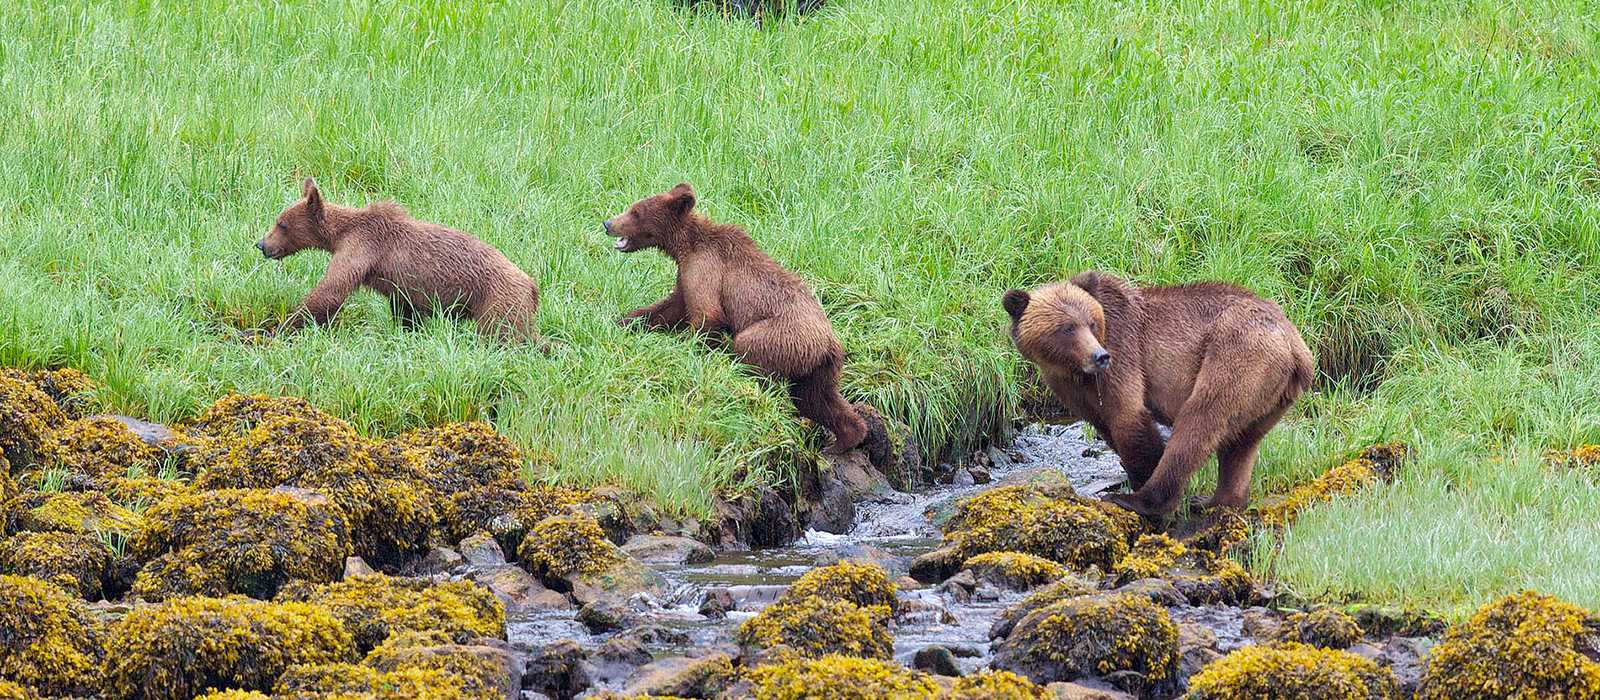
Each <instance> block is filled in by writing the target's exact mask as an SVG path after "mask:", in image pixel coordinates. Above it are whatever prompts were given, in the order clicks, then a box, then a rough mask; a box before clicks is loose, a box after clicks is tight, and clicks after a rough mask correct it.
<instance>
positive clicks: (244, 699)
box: [196, 689, 272, 700]
mask: <svg viewBox="0 0 1600 700" xmlns="http://www.w3.org/2000/svg"><path fill="white" fill-rule="evenodd" d="M196 700H272V696H271V695H268V694H266V693H263V692H261V691H259V690H238V689H229V690H214V691H212V692H209V693H206V694H205V695H201V696H200V697H199V698H196Z"/></svg>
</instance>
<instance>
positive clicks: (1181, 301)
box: [1002, 271, 1312, 517]
mask: <svg viewBox="0 0 1600 700" xmlns="http://www.w3.org/2000/svg"><path fill="white" fill-rule="evenodd" d="M1002 305H1003V306H1004V307H1005V310H1006V313H1008V314H1010V316H1011V337H1012V340H1013V341H1014V342H1015V344H1016V347H1017V350H1018V351H1019V352H1020V353H1021V354H1022V356H1023V357H1024V358H1026V359H1027V360H1028V361H1030V362H1032V363H1033V364H1034V365H1036V366H1037V367H1038V368H1039V372H1040V374H1041V375H1042V377H1043V379H1044V381H1045V383H1046V384H1047V385H1049V387H1050V389H1051V391H1052V392H1053V393H1055V395H1056V397H1057V398H1058V399H1059V400H1060V401H1061V404H1062V406H1063V407H1064V408H1066V409H1067V410H1068V411H1070V412H1071V413H1072V414H1073V415H1075V416H1077V417H1078V418H1080V419H1082V420H1085V421H1088V422H1089V423H1090V424H1091V425H1093V426H1094V428H1095V431H1096V432H1097V433H1099V434H1100V435H1101V436H1103V437H1104V438H1105V440H1106V442H1107V443H1109V444H1110V445H1111V449H1113V450H1114V451H1116V453H1117V456H1118V457H1120V458H1121V459H1122V466H1123V469H1125V470H1127V472H1128V478H1129V481H1130V483H1131V484H1132V485H1133V488H1134V492H1133V493H1132V494H1116V495H1112V496H1109V497H1108V500H1111V501H1112V502H1114V503H1116V504H1118V505H1120V506H1122V507H1124V508H1127V509H1129V510H1132V511H1134V512H1137V513H1139V514H1141V515H1146V516H1152V517H1162V516H1166V515H1168V514H1170V513H1172V512H1173V511H1174V510H1176V509H1177V507H1178V502H1179V500H1180V499H1181V498H1182V497H1183V491H1184V488H1185V487H1186V486H1187V485H1188V483H1189V480H1190V478H1191V477H1193V476H1194V474H1195V472H1197V471H1199V470H1200V468H1201V467H1202V466H1203V465H1204V464H1205V462H1206V460H1207V459H1208V458H1209V457H1210V456H1211V455H1212V454H1213V453H1215V454H1216V455H1217V464H1218V472H1217V490H1216V493H1214V494H1213V495H1212V496H1211V497H1210V499H1208V502H1207V503H1206V504H1205V505H1206V506H1208V507H1226V508H1243V507H1244V506H1245V504H1246V503H1247V502H1248V500H1249V497H1250V472H1251V470H1252V469H1253V468H1254V466H1255V461H1256V452H1257V450H1258V449H1259V448H1260V445H1261V439H1262V438H1263V437H1264V436H1266V434H1267V431H1269V430H1271V429H1272V427H1273V426H1274V425H1276V424H1277V422H1278V419H1280V418H1282V417H1283V414H1284V412H1286V411H1288V410H1289V407H1290V406H1291V405H1293V404H1294V402H1295V400H1296V399H1297V398H1299V396H1300V394H1301V393H1302V392H1304V391H1305V390H1306V389H1307V388H1308V387H1309V386H1310V385H1311V378H1312V363H1311V351H1310V350H1309V349H1308V348H1307V347H1306V344H1305V341H1304V340H1303V339H1301V337H1300V332H1299V331H1298V330H1297V329H1296V328H1295V327H1294V324H1293V323H1291V322H1290V321H1289V319H1288V317H1286V316H1284V314H1283V310H1282V309H1280V308H1278V305H1277V304H1274V303H1272V302H1271V301H1268V300H1266V299H1262V298H1260V297H1258V296H1256V295H1254V294H1251V293H1250V292H1247V291H1245V290H1243V289H1240V288H1238V287H1235V286H1233V285H1229V284H1222V283H1216V282H1201V283H1197V284H1185V285H1179V286H1174V287H1154V288H1150V289H1138V288H1135V287H1134V286H1133V285H1132V284H1129V283H1128V282H1127V281H1125V280H1123V279H1121V278H1118V277H1115V276H1112V275H1107V274H1102V273H1099V272H1094V271H1089V272H1084V273H1082V274H1080V275H1078V276H1076V277H1073V278H1072V279H1071V280H1070V281H1067V282H1057V283H1054V284H1047V285H1044V286H1041V287H1037V288H1035V289H1032V290H1030V291H1022V290H1019V289H1013V290H1010V291H1008V292H1006V293H1005V296H1004V297H1003V299H1002ZM1156 423H1161V424H1162V425H1167V426H1170V427H1171V428H1172V437H1171V440H1170V441H1166V440H1163V439H1162V437H1161V433H1160V432H1159V431H1158V430H1157V429H1156Z"/></svg>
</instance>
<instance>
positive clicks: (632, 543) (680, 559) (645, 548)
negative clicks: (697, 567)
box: [622, 535, 713, 566]
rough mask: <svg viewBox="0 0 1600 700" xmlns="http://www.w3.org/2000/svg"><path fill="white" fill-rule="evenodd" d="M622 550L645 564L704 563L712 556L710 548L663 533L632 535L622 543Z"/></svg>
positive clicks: (677, 564)
mask: <svg viewBox="0 0 1600 700" xmlns="http://www.w3.org/2000/svg"><path fill="white" fill-rule="evenodd" d="M622 551H624V552H627V553H628V554H629V555H630V556H632V557H633V558H635V559H638V560H639V561H642V562H644V563H646V564H666V565H671V566H682V565H684V564H705V563H709V562H710V561H711V559H712V558H713V554H712V552H711V548H710V547H707V546H705V545H704V544H701V543H699V542H696V541H694V540H691V539H689V538H687V537H667V536H663V535H634V536H633V537H630V538H628V541H627V543H625V544H623V545H622Z"/></svg>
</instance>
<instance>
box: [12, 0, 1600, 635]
mask: <svg viewBox="0 0 1600 700" xmlns="http://www.w3.org/2000/svg"><path fill="white" fill-rule="evenodd" d="M1596 9H1600V8H1596V7H1595V5H1594V3H1590V2H1578V3H1561V2H1547V1H1541V0H1512V1H1508V2H1495V3H1490V2H1476V1H1473V2H1465V3H1462V2H1427V1H1424V2H1411V3H1390V2H1383V1H1379V0H1366V1H1354V2H1322V1H1316V0H1313V1H1311V2H1300V3H1288V2H1246V1H1232V2H1230V1H1224V2H1200V1H1197V0H1181V1H1179V2H1105V1H1103V2H1087V1H1082V0H977V1H974V2H950V1H947V0H937V1H933V2H928V1H921V0H836V1H835V2H832V3H830V4H829V5H828V6H827V7H825V8H824V9H822V10H820V11H818V12H815V13H813V14H809V15H806V16H805V17H803V18H798V19H796V18H790V19H784V20H780V21H769V22H767V23H765V24H762V25H757V24H756V23H753V22H749V21H741V20H729V19H726V18H723V17H720V16H717V15H716V14H715V13H713V12H708V11H690V10H684V9H683V8H681V7H677V6H675V5H673V4H671V3H670V2H668V0H585V1H583V2H576V1H559V0H529V1H527V2H467V1H459V2H452V1H448V0H430V1H421V2H398V1H395V2H383V1H374V2H326V3H227V2H220V1H218V0H192V1H190V2H184V3H176V2H165V1H162V0H142V1H137V2H104V3H86V2H67V3H58V2H41V1H36V0H19V1H18V2H12V3H7V4H6V5H5V7H4V8H0V124H3V125H4V127H3V128H0V290H4V291H3V293H0V365H3V366H22V367H33V366H70V367H75V368H79V369H82V370H84V371H85V372H87V373H89V374H90V375H91V376H92V377H94V378H95V379H96V380H98V381H99V382H101V383H102V384H103V385H104V386H105V387H106V390H105V391H104V392H103V394H102V395H101V397H100V400H101V401H102V403H104V407H105V408H106V409H108V410H115V411H120V412H125V413H130V414H134V415H148V416H150V417H152V418H154V419H157V420H165V421H173V420H181V419H182V418H185V417H188V416H192V415H193V414H194V413H195V412H197V411H198V410H200V409H201V408H203V407H204V406H206V405H207V404H209V403H210V402H211V401H212V400H214V399H215V398H216V397H217V396H218V395H220V394H221V393H223V392H226V391H230V390H238V391H263V392H269V393H285V394H294V395H300V396H305V397H307V398H309V399H311V400H312V401H313V402H315V403H317V404H318V405H320V406H322V407H324V408H326V409H328V410H330V411H331V412H333V413H335V414H338V415H340V416H343V417H345V418H347V419H349V420H351V421H352V422H353V423H355V424H356V425H357V426H358V427H359V428H360V429H362V430H364V431H367V432H370V433H373V434H379V435H382V434H389V433H392V432H395V431H398V430H401V429H404V428H406V427H410V426H415V425H421V424H428V423H434V422H439V421H445V420H459V419H473V418H487V419H492V420H493V421H494V423H495V424H496V425H497V426H498V427H499V428H500V429H501V430H502V431H505V432H506V433H508V434H510V435H512V436H514V437H515V438H516V439H517V440H518V441H519V442H521V443H522V444H523V445H524V446H526V447H527V448H529V450H530V452H531V454H533V455H535V460H534V462H535V464H533V465H532V466H530V470H529V471H530V478H535V479H539V480H543V481H550V482H561V483H575V484H596V483H616V484H620V485H622V486H624V487H627V488H630V489H633V490H636V491H639V492H641V493H644V494H646V495H648V496H649V497H651V498H653V499H655V500H657V501H658V502H660V503H661V504H663V505H664V506H666V507H668V508H670V509H675V510H679V511H682V512H685V513H689V514H705V513H707V512H709V510H710V508H711V504H712V502H713V501H712V499H713V498H714V494H716V493H718V492H721V493H737V492H739V491H740V490H742V489H747V488H750V487H752V486H753V485H756V484H760V483H772V482H779V481H783V480H790V479H794V478H796V473H797V470H799V469H804V468H809V466H808V465H810V464H812V463H813V462H814V459H815V451H816V449H817V446H818V445H817V442H818V439H819V435H818V434H817V431H815V430H814V429H811V428H808V427H805V426H802V425H799V424H798V423H797V422H796V420H795V419H794V416H793V415H792V412H791V409H790V408H789V403H788V400H787V397H786V395H785V394H784V392H783V391H782V389H781V388H777V387H773V386H770V385H768V384H766V383H764V382H762V381H759V380H757V379H756V378H755V377H753V376H752V375H751V374H750V373H749V372H748V371H746V370H744V369H742V368H740V367H739V366H738V365H737V364H736V363H735V362H733V360H732V358H731V357H730V356H728V355H726V354H724V353H722V352H719V351H716V350H714V349H712V348H710V347H709V346H707V345H706V344H704V343H701V342H698V341H695V340H693V339H691V338H686V337H683V336H672V335H662V334H645V333H640V332H635V331H625V330H622V329H619V328H618V327H617V326H616V324H615V323H614V321H615V319H616V318H617V317H618V316H619V315H620V314H622V313H623V312H625V311H627V310H628V309H631V308H633V307H635V306H638V305H640V304H644V303H648V302H651V301H654V300H655V299H656V298H659V297H660V296H661V295H662V294H663V293H664V292H665V291H666V290H667V288H668V287H669V286H670V284H671V280H672V275H673V269H672V267H671V265H670V263H669V262H668V261H666V260H665V259H663V258H661V257H660V256H658V255H655V254H653V253H644V254H634V255H631V256H623V255H620V254H617V253H615V252H614V251H612V250H611V248H610V245H609V244H610V239H608V238H607V237H606V236H605V235H604V233H603V232H602V230H601V228H600V221H601V220H603V219H604V218H606V217H608V216H610V215H612V214H615V213H617V212H619V211H621V210H622V209H623V208H624V207H625V206H626V205H627V204H628V203H630V202H631V201H633V200H635V199H637V198H640V197H643V196H646V195H649V194H652V193H654V192H658V191H661V190H664V189H667V188H669V187H671V186H672V185H673V184H674V183H676V182H678V181H680V180H687V181H690V182H692V183H694V185H695V186H696V189H697V190H698V191H699V193H700V199H701V205H700V206H701V208H702V210H703V211H704V212H705V213H707V214H709V215H711V216H712V217H714V218H716V219H718V220H722V221H727V222H734V223H739V224H742V225H744V226H746V227H747V228H748V229H749V230H750V232H751V233H752V235H753V236H754V237H755V238H756V240H757V241H758V242H759V243H760V244H761V245H763V246H764V247H765V248H766V249H767V250H768V251H769V252H770V253H772V254H773V255H774V256H775V257H776V258H778V259H779V260H781V261H784V262H785V263H787V264H788V265H789V266H790V267H791V268H792V269H794V270H796V271H797V272H799V273H800V274H801V275H802V276H803V277H804V278H805V279H806V280H807V281H808V282H809V283H810V284H811V285H812V286H813V289H814V290H815V291H816V292H817V294H818V295H819V297H820V298H821V299H822V301H823V303H824V305H825V306H826V308H827V310H828V311H829V313H830V315H831V316H832V318H833V320H834V324H835V327H836V329H837V331H838V333H839V335H840V337H841V339H842V341H843V343H844V345H845V347H846V349H847V351H848V353H849V356H848V360H847V366H846V369H845V377H844V389H845V393H846V395H847V397H849V398H851V399H855V400H864V401H867V402H868V403H871V404H872V405H874V406H875V407H877V408H878V409H879V410H881V411H883V412H884V413H886V414H888V415H891V416H893V417H895V418H897V419H898V420H901V421H903V422H905V423H906V424H908V425H909V426H910V427H911V429H912V433H913V435H914V436H915V437H916V439H917V442H918V444H919V445H920V446H921V447H923V448H924V449H925V450H927V451H928V452H929V453H930V454H935V455H937V454H956V455H959V454H961V453H963V452H964V451H966V450H968V449H971V448H972V447H974V446H976V445H979V444H981V443H982V442H983V441H984V440H986V439H989V438H991V437H993V436H995V435H997V434H999V433H1000V432H1001V431H1002V430H1003V429H1004V428H1005V426H1007V425H1009V424H1010V423H1011V422H1012V421H1013V420H1015V419H1017V418H1019V417H1021V410H1020V406H1021V395H1022V390H1021V389H1019V386H1020V384H1019V383H1020V382H1021V381H1022V380H1023V378H1024V377H1025V372H1024V369H1023V367H1021V365H1020V364H1019V360H1018V358H1017V356H1016V354H1015V353H1014V351H1012V349H1011V348H1010V345H1009V341H1008V339H1007V338H1006V334H1005V314H1004V312H1003V311H1002V310H1001V308H1000V304H999V297H1000V294H1001V293H1002V292H1003V291H1004V290H1005V289H1007V288H1009V287H1019V286H1028V285H1033V284H1037V283H1041V282H1045V281H1049V280H1054V279H1058V278H1061V277H1064V276H1067V275H1069V274H1071V273H1073V272H1076V271H1078V270H1080V269H1082V268H1086V267H1094V268H1097V269H1101V270H1106V271H1110V272H1114V273H1117V274H1121V275H1124V276H1127V277H1129V278H1131V279H1134V280H1136V281H1137V282H1139V283H1143V284H1165V283H1178V282H1185V281H1192V280H1199V279H1221V280H1227V281H1231V282H1235V283H1238V284H1241V285H1243V286H1245V287H1248V288H1250V289H1252V290H1255V291H1257V292H1259V293H1261V294H1263V295H1266V296H1268V297H1271V298H1274V299H1277V300H1279V301H1280V303H1282V305H1283V306H1284V308H1285V310H1286V311H1287V312H1288V314H1289V315H1290V317H1291V318H1292V319H1293V320H1294V321H1295V322H1296V323H1297V324H1299V326H1300V328H1301V329H1302V332H1303V333H1304V335H1305V336H1306V338H1307V341H1308V342H1309V343H1310V345H1311V346H1312V348H1313V350H1314V352H1315V353H1316V355H1317V358H1318V365H1319V373H1320V376H1319V381H1318V386H1317V389H1316V391H1315V393H1313V394H1311V395H1308V396H1307V397H1306V398H1305V399H1303V400H1302V402H1301V404H1300V405H1299V407H1298V408H1297V409H1296V410H1295V411H1294V412H1293V413H1292V414H1291V415H1290V417H1289V418H1288V419H1287V420H1286V421H1285V423H1284V424H1283V425H1281V426H1280V427H1279V428H1278V429H1277V430H1276V431H1275V432H1274V433H1273V434H1272V435H1270V436H1269V438H1268V440H1267V443H1266V445H1265V447H1264V451H1263V455H1262V459H1261V465H1260V466H1259V468H1258V471H1257V474H1258V478H1257V483H1256V489H1257V492H1258V495H1270V494H1272V493H1275V492H1279V491H1282V490H1284V489H1286V488H1288V487H1291V486H1293V485H1295V484H1297V483H1300V482H1303V481H1305V480H1307V479H1309V478H1311V477H1312V476H1314V475H1315V474H1317V473H1319V472H1321V471H1323V470H1324V469H1326V468H1328V467H1330V466H1332V465H1334V464H1337V463H1338V462H1340V461H1342V460H1343V459H1344V458H1346V457H1347V456H1348V455H1350V454H1351V453H1352V452H1353V451H1354V450H1357V449H1359V448H1360V447H1362V446H1364V445H1367V444H1371V443H1374V442H1378V441H1387V440H1399V441H1403V442H1406V443H1408V444H1410V445H1412V446H1413V447H1414V448H1415V451H1416V457H1415V459H1413V460H1412V462H1411V463H1410V464H1409V465H1408V466H1407V468H1406V469H1405V470H1404V471H1403V472H1402V473H1401V474H1400V475H1399V478H1398V479H1397V481H1396V483H1394V484H1393V485H1385V486H1380V487H1376V488H1372V489H1368V490H1366V491H1364V492H1362V493H1360V494H1358V495H1356V496H1354V497H1350V498H1344V499H1339V500H1336V501H1334V502H1332V503H1329V504H1327V505H1324V506H1321V507H1318V508H1316V509H1314V510H1312V511H1311V512H1309V513H1307V514H1306V515H1304V516H1303V517H1302V518H1301V519H1300V521H1299V522H1297V523H1296V524H1295V526H1294V528H1293V529H1292V530H1291V531H1289V532H1287V533H1285V536H1284V538H1283V539H1282V541H1281V542H1265V541H1264V542H1262V543H1261V545H1260V546H1259V547H1258V548H1257V551H1256V554H1255V557H1254V559H1253V562H1252V564H1253V565H1254V566H1255V567H1257V569H1258V570H1260V571H1262V572H1264V573H1269V574H1271V575H1272V576H1274V577H1276V578H1277V579H1278V580H1279V581H1281V582H1282V584H1283V585H1284V586H1286V587H1288V588H1290V589H1292V590H1295V591H1297V592H1300V593H1303V594H1306V595H1312V596H1319V597H1333V598H1342V597H1361V598H1368V599H1380V600H1399V601H1420V602H1425V603H1427V604H1431V605H1441V606H1445V607H1452V608H1454V607H1458V606H1466V605H1471V604H1475V603H1478V602H1482V601H1484V600H1487V599H1488V598H1490V597H1492V596H1494V595H1496V594H1499V593H1504V592H1508V591H1514V590H1517V589H1520V588H1524V587H1532V588H1537V589H1540V590H1543V591H1545V592H1548V593H1552V594H1555V595H1559V596H1562V597H1564V598H1566V599H1569V600H1573V601H1575V602H1578V603H1580V604H1583V605H1586V606H1588V607H1589V608H1591V609H1600V577H1597V576H1595V575H1593V573H1594V572H1593V562H1595V561H1600V520H1597V519H1596V518H1595V513H1597V512H1600V477H1597V476H1596V475H1595V474H1593V473H1589V474H1583V473H1580V472H1575V471H1563V470H1558V469H1552V468H1551V467H1549V466H1547V465H1545V464H1544V462H1543V460H1542V458H1541V455H1542V453H1543V452H1544V451H1545V450H1547V449H1562V448H1570V447H1573V446H1576V445H1579V444H1583V443H1594V442H1600V410H1597V408H1596V407H1597V406H1600V364H1597V363H1596V362H1595V360H1594V358H1595V357H1597V356H1600V317H1597V308H1600V76H1597V72H1596V71H1597V68H1596V66H1600V44H1597V41H1596V37H1597V36H1600V26H1597V22H1596V20H1595V19H1594V18H1595V16H1596V13H1595V11H1596ZM306 175H312V176H315V177H316V178H317V179H318V181H319V182H320V184H321V186H322V190H323V193H324V195H325V196H326V197H328V198H329V199H330V200H331V201H335V202H341V203H346V204H354V205H359V204H362V203H364V202H370V201H376V200H382V199H393V200H396V201H399V202H401V203H403V204H404V205H405V206H406V207H408V208H409V209H410V210H411V211H412V213H413V214H415V215H416V216H418V217H420V218H424V219H427V220H432V221H438V222H442V223H446V224H448V225H451V226H454V227H456V228H460V229H462V230H465V231H468V232H471V233H473V234H475V235H477V236H479V237H481V238H483V239H485V240H487V241H489V242H491V243H493V244H494V245H496V246H498V247H500V248H501V249H502V250H503V251H505V252H506V254H507V255H508V256H509V257H510V258H511V259H512V260H513V261H515V262H517V263H518V264H519V265H521V266H522V267H523V268H524V269H526V270H527V271H528V272H529V273H530V274H532V275H533V276H534V277H535V279H537V280H538V281H539V283H540V285H541V287H542V291H543V305H542V308H541V310H540V318H539V326H540V329H541V332H542V333H543V334H545V335H546V336H547V337H549V338H550V339H551V340H552V341H553V342H554V345H555V348H554V350H553V352H552V353H551V354H550V355H549V356H548V357H547V356H544V355H541V354H539V353H538V352H535V351H533V350H531V349H527V348H514V347H512V348H508V347H502V346H498V345H495V344H493V343H489V342H485V341H482V340H480V339H478V338H477V337H476V336H475V335H474V334H473V332H472V330H471V328H470V327H468V326H465V325H463V326H456V325H453V324H450V323H447V322H435V323H432V324H429V325H428V326H426V327H425V328H423V329H422V330H420V331H417V332H406V331H403V330H401V329H400V328H399V326H398V325H397V324H396V323H395V322H393V321H391V320H390V318H389V316H388V310H387V307H386V305H385V304H384V303H383V301H382V300H381V299H380V298H378V297H377V296H376V295H374V294H372V293H370V292H363V293H362V294H360V295H358V296H357V297H356V298H354V299H353V300H352V303H351V304H350V305H349V306H347V307H346V309H345V310H344V312H343V313H342V314H341V317H340V318H339V319H338V321H337V322H335V323H334V324H332V325H331V326H328V327H324V328H318V329H312V330H308V331H306V332H303V333H300V334H296V335H294V336H291V337H283V338H278V339H273V340H268V341H265V342H261V343H247V342H241V341H240V340H239V332H240V331H241V330H248V329H254V328H261V327H265V326H270V325H272V324H274V323H276V322H278V321H279V320H281V319H282V318H283V317H284V316H285V315H287V314H288V313H289V312H290V311H291V310H292V309H293V308H294V305H295V304H296V303H297V302H298V300H299V298H300V297H301V295H303V294H304V292H305V291H306V290H308V289H309V288H310V286H311V285H312V284H313V283H314V282H315V281H316V279H317V278H318V277H319V276H320V274H321V272H322V270H323V268H324V266H325V265H326V256H325V255H320V254H316V253H303V254H301V255H299V256H297V257H295V258H292V259H290V260H288V261H285V262H281V263H278V262H271V261H267V260H264V259H262V258H261V256H260V255H259V253H258V252H257V251H256V250H255V248H254V245H253V244H254V243H255V241H256V240H257V239H258V238H260V237H261V236H262V235H263V234H264V233H265V232H266V230H267V228H268V227H269V226H270V225H271V223H272V221H273V217H274V216H275V215H276V213H277V212H278V211H279V209H280V208H282V207H283V206H285V205H287V204H289V203H291V202H292V201H293V200H294V198H295V197H297V196H298V194H297V193H298V186H297V183H298V182H299V178H301V177H303V176H306Z"/></svg>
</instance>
